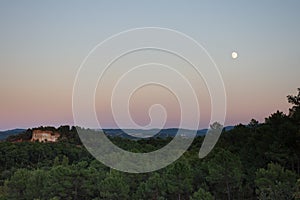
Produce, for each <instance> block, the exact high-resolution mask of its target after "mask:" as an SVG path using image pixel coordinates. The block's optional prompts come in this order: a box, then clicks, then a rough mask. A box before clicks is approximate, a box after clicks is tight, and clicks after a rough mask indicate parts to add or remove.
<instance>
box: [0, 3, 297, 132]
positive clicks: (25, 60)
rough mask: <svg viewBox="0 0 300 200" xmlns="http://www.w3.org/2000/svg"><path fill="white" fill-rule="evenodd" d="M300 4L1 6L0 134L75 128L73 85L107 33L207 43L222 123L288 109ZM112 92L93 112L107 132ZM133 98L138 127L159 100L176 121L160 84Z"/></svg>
mask: <svg viewBox="0 0 300 200" xmlns="http://www.w3.org/2000/svg"><path fill="white" fill-rule="evenodd" d="M299 8H300V2H299V1H296V0H294V1H292V0H288V1H279V0H272V1H271V0H265V1H261V0H256V1H244V0H242V1H238V0H236V1H232V0H231V1H230V0H229V1H214V0H212V1H176V0H173V1H157V2H153V1H90V0H88V1H76V0H72V1H71V0H63V1H58V0H54V1H37V0H28V1H21V0H19V1H16V0H1V1H0V30H1V31H0V92H1V100H0V130H7V129H13V128H30V127H37V126H47V125H50V126H60V125H64V124H70V125H73V123H74V121H73V115H72V92H73V85H74V82H75V78H76V73H77V71H78V70H79V67H80V64H81V63H82V62H83V59H84V58H85V57H86V56H87V55H88V53H89V52H90V51H91V50H92V49H93V48H94V47H95V46H96V45H97V44H98V43H100V42H101V41H103V40H105V39H106V38H108V37H110V36H111V35H114V34H117V33H119V32H121V31H125V30H128V29H133V28H139V27H163V28H168V29H173V30H177V31H179V32H182V33H184V34H187V35H189V36H190V37H192V38H193V39H195V40H196V41H197V42H199V43H200V44H201V45H203V47H204V48H205V49H206V50H207V51H208V52H209V54H210V55H211V57H212V58H213V60H214V61H215V63H216V65H217V66H218V68H219V70H220V73H221V76H222V78H223V81H224V85H225V90H226V97H227V107H226V109H227V114H226V123H225V125H236V124H238V123H244V124H247V123H248V122H249V121H250V120H251V119H252V118H255V119H257V120H258V121H260V122H263V121H264V119H265V117H268V116H269V115H270V114H271V113H273V112H275V111H277V110H280V111H283V112H285V113H287V112H288V108H289V106H290V105H289V104H288V103H287V100H286V96H287V95H289V94H295V93H296V89H297V88H298V87H300V82H299V74H300V66H299V63H300V49H299V46H300V38H299V35H300V21H299V19H300V12H299ZM233 51H236V52H238V58H237V59H232V57H231V53H232V52H233ZM177 64H178V63H177ZM120 66H121V65H120ZM114 75H115V74H113V73H111V75H110V76H112V77H113V76H114ZM190 75H191V76H192V75H193V74H192V73H190ZM147 76H148V74H145V75H144V77H145V78H146V77H147ZM141 77H143V75H142V76H141ZM166 79H168V76H166ZM200 82H201V81H200ZM107 88H109V87H107ZM107 88H105V87H104V90H109V89H107ZM197 91H201V92H199V93H201V95H200V94H198V93H197V95H198V98H200V99H201V102H203V103H200V107H201V109H202V111H201V112H202V116H201V119H202V121H203V123H202V122H201V123H200V124H199V128H206V126H207V124H208V123H209V118H210V114H209V113H210V111H211V109H210V106H211V105H210V103H209V102H210V101H209V98H208V97H209V96H208V93H207V89H205V84H204V83H203V82H201V84H199V88H198V90H197ZM106 94H108V93H105V91H101V90H99V91H98V90H97V94H96V103H95V105H96V110H97V116H98V118H99V119H100V120H101V121H102V123H103V127H115V124H114V123H113V122H112V118H111V116H110V114H109V111H108V110H109V108H108V107H107V106H109V103H107V102H106V103H105V96H106ZM130 102H131V103H130V111H131V115H132V118H133V120H135V121H136V123H137V124H139V125H141V126H144V125H147V124H149V115H148V110H149V108H150V107H151V105H154V104H157V103H161V104H162V105H164V106H165V111H166V112H169V113H170V114H169V115H168V119H167V121H166V126H165V127H176V126H177V125H178V123H179V122H178V120H179V116H180V109H179V108H178V101H176V98H175V96H174V95H173V94H172V93H170V91H167V90H164V89H162V88H161V87H155V86H153V85H152V86H148V87H144V88H143V89H141V90H140V91H137V92H136V93H134V94H133V96H132V98H131V99H130ZM157 116H160V114H158V115H157Z"/></svg>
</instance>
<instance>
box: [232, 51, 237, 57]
mask: <svg viewBox="0 0 300 200" xmlns="http://www.w3.org/2000/svg"><path fill="white" fill-rule="evenodd" d="M231 57H232V58H233V59H236V58H237V57H238V53H237V52H235V51H233V52H232V53H231Z"/></svg>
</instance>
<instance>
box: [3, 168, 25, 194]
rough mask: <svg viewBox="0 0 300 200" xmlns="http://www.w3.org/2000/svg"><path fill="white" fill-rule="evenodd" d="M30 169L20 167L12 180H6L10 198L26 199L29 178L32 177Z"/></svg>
mask: <svg viewBox="0 0 300 200" xmlns="http://www.w3.org/2000/svg"><path fill="white" fill-rule="evenodd" d="M30 176H31V174H30V171H29V170H27V169H18V170H17V171H16V172H15V173H14V175H13V176H12V177H11V179H10V180H7V181H6V182H5V185H6V186H7V188H8V191H7V196H8V199H26V189H27V187H28V182H27V180H28V179H29V178H30Z"/></svg>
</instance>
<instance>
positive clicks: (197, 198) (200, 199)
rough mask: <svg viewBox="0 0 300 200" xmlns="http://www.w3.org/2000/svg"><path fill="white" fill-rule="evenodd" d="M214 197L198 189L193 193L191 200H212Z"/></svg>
mask: <svg viewBox="0 0 300 200" xmlns="http://www.w3.org/2000/svg"><path fill="white" fill-rule="evenodd" d="M213 199H214V197H213V196H212V195H211V194H210V193H209V192H207V191H205V190H204V189H202V188H200V189H199V190H198V191H197V192H195V193H194V194H193V196H192V198H191V200H213Z"/></svg>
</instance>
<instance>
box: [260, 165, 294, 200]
mask: <svg viewBox="0 0 300 200" xmlns="http://www.w3.org/2000/svg"><path fill="white" fill-rule="evenodd" d="M255 184H256V186H257V190H256V192H257V194H258V199H263V200H267V199H269V200H282V199H292V198H293V196H294V193H295V186H296V175H295V174H294V173H293V172H292V171H289V170H285V169H284V168H283V167H281V166H280V165H278V164H273V163H270V164H268V168H267V169H259V170H258V171H257V172H256V179H255Z"/></svg>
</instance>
